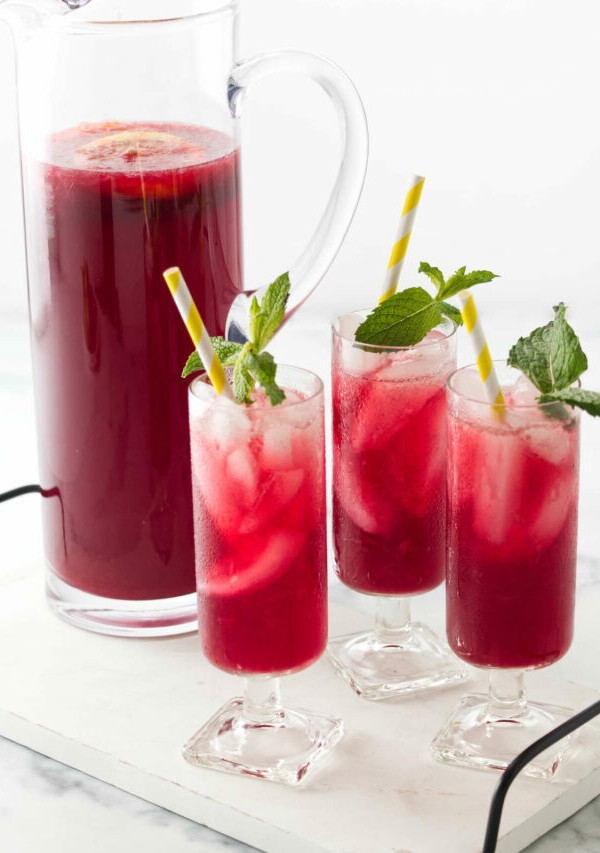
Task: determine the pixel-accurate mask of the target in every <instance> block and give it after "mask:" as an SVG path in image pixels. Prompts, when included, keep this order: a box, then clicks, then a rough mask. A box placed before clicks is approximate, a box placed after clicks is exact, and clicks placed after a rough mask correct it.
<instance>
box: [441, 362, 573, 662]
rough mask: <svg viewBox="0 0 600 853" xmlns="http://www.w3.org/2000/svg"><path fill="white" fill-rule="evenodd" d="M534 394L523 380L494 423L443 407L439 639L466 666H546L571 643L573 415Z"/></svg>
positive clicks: (485, 415) (470, 408) (481, 414)
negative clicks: (444, 569) (444, 570)
mask: <svg viewBox="0 0 600 853" xmlns="http://www.w3.org/2000/svg"><path fill="white" fill-rule="evenodd" d="M477 379H478V377H477ZM476 391H477V389H475V392H474V394H473V396H474V397H475V394H476ZM538 394H539V392H537V391H536V389H534V388H533V386H531V385H530V384H529V382H528V380H526V379H525V378H524V377H523V378H522V379H521V380H519V381H518V383H515V385H514V386H513V387H512V388H510V387H508V388H506V389H505V392H504V396H505V400H506V404H507V407H508V408H507V411H506V413H505V414H504V415H503V416H502V417H500V416H495V415H494V414H493V412H492V411H491V410H490V407H489V406H487V405H486V404H478V403H476V402H474V401H473V402H471V403H468V404H467V405H466V406H465V405H462V404H461V403H458V404H457V406H456V408H454V407H453V406H452V403H450V407H451V410H450V413H449V427H448V501H449V506H448V582H447V627H448V640H449V642H450V645H451V647H452V649H453V650H454V651H455V652H456V654H457V655H458V656H459V657H461V658H462V659H463V660H465V661H467V662H468V663H470V664H473V665H476V666H490V667H503V668H515V669H516V668H529V667H541V666H547V665H549V664H551V663H553V662H554V661H556V660H558V659H559V658H560V657H562V656H563V655H564V654H565V653H566V652H567V650H568V648H569V646H570V644H571V640H572V637H573V616H574V602H575V563H576V539H577V497H578V459H579V426H578V417H577V415H576V414H574V413H573V412H572V411H571V410H569V409H567V408H566V407H563V406H557V405H556V404H552V405H551V406H550V407H548V406H546V407H545V410H544V409H542V408H540V407H539V406H536V402H535V398H536V396H537V395H538Z"/></svg>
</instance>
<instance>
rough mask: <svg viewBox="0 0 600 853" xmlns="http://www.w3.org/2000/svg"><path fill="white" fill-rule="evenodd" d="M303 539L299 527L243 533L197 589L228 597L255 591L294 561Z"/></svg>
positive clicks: (209, 593) (301, 546)
mask: <svg viewBox="0 0 600 853" xmlns="http://www.w3.org/2000/svg"><path fill="white" fill-rule="evenodd" d="M305 543H306V535H305V534H304V533H301V532H300V531H298V530H278V531H276V532H275V533H272V534H271V535H268V534H267V535H265V534H263V533H261V534H256V535H254V536H249V537H245V538H244V540H243V541H242V543H241V544H240V547H239V548H238V549H237V550H236V551H234V552H233V553H232V554H230V556H229V557H227V558H226V559H225V560H221V561H220V562H218V563H216V564H215V565H214V566H213V568H212V569H211V571H210V576H209V577H208V578H206V579H205V581H204V583H200V584H199V592H200V593H201V594H204V595H210V596H221V597H227V598H231V597H234V596H238V595H249V594H251V593H254V592H257V591H259V590H260V589H262V588H263V587H266V586H268V585H269V584H272V583H274V582H275V581H276V580H277V579H278V578H279V577H281V575H283V574H284V572H286V571H287V570H288V569H289V568H290V567H291V566H292V565H293V564H294V563H295V561H296V560H297V559H298V557H299V556H300V553H301V551H302V549H303V547H304V545H305Z"/></svg>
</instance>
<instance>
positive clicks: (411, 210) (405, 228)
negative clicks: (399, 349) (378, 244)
mask: <svg viewBox="0 0 600 853" xmlns="http://www.w3.org/2000/svg"><path fill="white" fill-rule="evenodd" d="M424 183H425V178H424V177H423V176H422V175H413V177H412V181H411V184H410V189H409V191H408V192H407V193H406V198H405V199H404V207H403V208H402V214H401V216H400V225H399V226H398V233H397V234H396V240H395V242H394V246H393V248H392V254H391V256H390V262H389V264H388V268H387V272H386V274H385V278H384V280H383V287H382V291H381V297H380V298H379V304H380V305H381V303H382V302H385V300H386V299H389V297H390V296H393V295H394V293H395V292H396V288H397V287H398V281H399V279H400V273H401V272H402V265H403V264H404V258H405V256H406V250H407V249H408V241H409V240H410V235H411V233H412V229H413V223H414V221H415V216H416V215H417V207H418V206H419V200H420V198H421V192H422V191H423V184H424Z"/></svg>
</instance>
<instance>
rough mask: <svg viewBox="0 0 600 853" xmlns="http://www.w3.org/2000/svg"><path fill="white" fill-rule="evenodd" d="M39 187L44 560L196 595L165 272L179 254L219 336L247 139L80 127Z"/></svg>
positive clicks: (231, 284)
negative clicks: (242, 144)
mask: <svg viewBox="0 0 600 853" xmlns="http://www.w3.org/2000/svg"><path fill="white" fill-rule="evenodd" d="M98 140H102V142H98ZM40 190H41V192H42V193H43V197H42V198H41V199H40V207H41V208H42V210H43V209H44V207H43V206H44V205H45V223H44V224H43V227H42V231H43V233H44V236H43V237H39V238H38V236H37V235H35V234H34V235H30V237H33V238H34V239H33V244H34V245H37V246H38V249H37V251H38V253H39V258H40V261H42V262H43V259H45V258H46V257H47V259H48V270H49V272H43V273H41V274H39V275H37V274H36V273H35V271H34V272H33V275H32V276H31V279H32V281H31V283H30V288H31V289H30V293H31V313H32V340H33V358H34V367H35V378H36V405H37V417H38V435H39V445H40V469H41V482H42V485H43V488H44V489H45V490H48V491H49V492H50V495H52V496H49V497H46V498H45V499H44V501H43V508H44V510H43V512H44V534H45V547H46V555H47V559H48V561H49V563H50V564H51V567H52V569H53V570H54V572H55V573H56V574H57V575H58V577H59V578H61V579H62V580H64V581H66V582H67V583H69V584H72V585H73V586H75V587H78V588H79V589H81V590H84V591H86V592H88V593H93V594H95V595H100V596H106V597H108V598H119V599H160V598H170V597H173V596H178V595H182V594H185V593H190V592H192V591H193V590H194V587H195V584H194V555H193V533H192V527H193V525H192V504H191V484H190V458H189V438H188V414H187V389H186V385H185V383H184V382H183V381H182V380H181V378H180V375H181V370H182V367H183V365H184V363H185V360H186V358H187V356H188V355H189V352H190V350H191V344H190V341H189V339H188V337H187V333H186V330H185V328H184V326H183V324H182V322H181V318H180V317H179V314H178V312H177V310H176V308H175V305H174V304H173V300H172V298H171V296H170V294H169V292H168V289H167V287H166V285H165V283H164V280H163V278H162V271H163V270H164V269H165V268H166V267H169V266H171V265H178V266H180V267H181V269H182V271H183V273H184V275H185V277H186V280H187V282H188V285H189V287H190V290H191V292H192V294H193V297H194V299H195V301H196V303H197V305H198V308H199V310H200V312H201V314H202V317H203V319H204V321H205V323H206V325H207V327H208V328H209V329H210V332H211V333H212V334H217V333H222V332H223V327H224V322H225V318H226V315H227V310H228V307H229V305H230V304H231V301H232V300H233V298H234V297H235V296H236V294H237V293H238V291H239V290H240V289H241V284H242V282H241V253H240V199H239V155H238V152H237V150H236V149H235V147H234V144H233V141H232V140H231V139H230V138H229V137H227V136H226V135H225V134H222V133H220V132H218V131H214V130H209V129H206V128H202V127H194V126H191V125H182V124H164V125H163V124H154V123H152V124H139V123H137V124H123V123H116V122H113V123H108V124H100V125H96V124H89V125H81V126H79V127H76V128H73V129H71V130H67V131H64V132H61V133H58V134H56V135H55V136H54V137H52V138H51V139H50V140H49V155H48V158H47V162H46V163H45V164H44V165H43V187H41V188H40ZM34 263H35V262H34Z"/></svg>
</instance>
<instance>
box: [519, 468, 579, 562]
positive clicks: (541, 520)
mask: <svg viewBox="0 0 600 853" xmlns="http://www.w3.org/2000/svg"><path fill="white" fill-rule="evenodd" d="M576 496H577V492H576V480H575V478H574V477H573V476H571V473H570V472H569V471H565V472H563V473H562V475H559V476H557V477H556V478H553V481H552V487H551V490H550V491H549V492H547V493H546V494H542V495H540V499H539V510H538V512H537V514H536V516H535V519H534V520H533V522H532V523H531V525H530V528H529V535H530V537H531V540H532V541H533V542H534V543H535V544H536V546H537V547H538V548H546V547H547V546H548V545H550V544H551V543H552V542H553V540H554V539H556V537H557V536H558V534H559V533H560V531H561V530H562V527H563V525H564V523H565V521H566V519H567V515H568V514H569V512H571V510H572V508H573V502H574V501H575V500H576Z"/></svg>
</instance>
